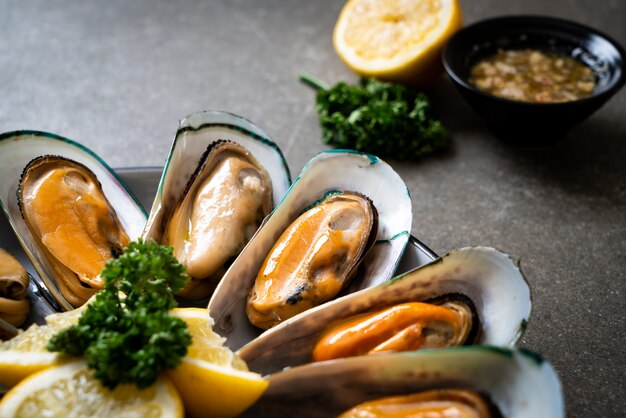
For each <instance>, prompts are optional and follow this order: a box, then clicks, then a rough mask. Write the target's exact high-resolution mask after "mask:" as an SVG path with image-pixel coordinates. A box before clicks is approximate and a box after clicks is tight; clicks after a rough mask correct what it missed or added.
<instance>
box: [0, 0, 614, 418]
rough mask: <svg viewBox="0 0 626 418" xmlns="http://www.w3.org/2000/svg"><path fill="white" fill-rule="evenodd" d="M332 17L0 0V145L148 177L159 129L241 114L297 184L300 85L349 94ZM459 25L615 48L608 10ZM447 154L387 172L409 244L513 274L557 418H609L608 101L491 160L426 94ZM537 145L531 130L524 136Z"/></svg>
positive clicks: (526, 0)
mask: <svg viewBox="0 0 626 418" xmlns="http://www.w3.org/2000/svg"><path fill="white" fill-rule="evenodd" d="M342 4H343V2H342V1H304V0H302V1H295V0H294V1H281V0H257V1H241V0H239V1H226V0H223V1H215V2H211V1H200V0H194V1H192V0H188V1H187V0H186V1H166V0H162V1H148V0H136V1H132V2H131V1H123V0H112V1H106V2H104V1H99V2H97V1H68V0H59V1H44V0H41V1H8V0H1V1H0V92H1V96H0V131H9V130H15V129H37V130H45V131H50V132H55V133H58V134H61V135H64V136H66V137H69V138H73V139H76V140H78V141H80V142H82V143H84V144H86V145H87V146H88V147H90V148H92V149H93V150H94V151H95V152H97V153H98V154H100V155H101V156H102V157H103V158H104V159H105V160H106V161H107V162H108V163H109V164H110V165H111V166H114V167H122V166H149V165H152V166H154V165H162V164H163V161H164V159H165V157H166V155H167V152H168V149H169V145H170V141H171V139H172V137H173V134H174V132H175V130H176V126H177V120H178V119H180V118H182V117H183V116H185V115H186V114H189V113H191V112H194V111H197V110H203V109H222V110H229V111H231V112H234V113H238V114H241V115H243V116H245V117H247V118H249V119H251V120H253V121H255V122H256V123H257V124H258V125H260V126H261V127H262V128H263V129H265V130H266V131H267V132H268V133H269V134H270V135H271V136H272V137H273V138H274V139H275V140H276V142H277V143H278V144H279V145H280V146H281V148H282V149H283V151H284V153H285V155H286V157H287V160H288V161H289V164H290V166H291V169H292V172H293V173H294V174H297V173H298V172H299V171H300V169H301V168H302V167H303V165H304V164H305V162H306V161H308V160H309V159H310V158H311V157H312V156H313V155H314V154H315V153H317V152H319V151H321V150H323V149H325V146H324V145H322V143H321V140H320V131H319V128H318V121H317V116H316V114H315V111H314V95H313V93H312V92H311V91H310V90H309V89H307V88H306V87H304V86H302V85H301V84H300V83H299V82H298V81H297V74H298V72H300V71H308V72H310V73H313V74H315V75H317V76H319V77H320V78H322V79H324V80H326V81H328V82H335V81H339V80H355V77H354V75H353V74H351V73H350V72H349V71H348V70H347V69H346V68H345V67H344V65H343V64H342V63H341V62H340V60H339V59H338V58H337V56H336V55H335V53H334V51H333V47H332V41H331V34H332V28H333V25H334V22H335V19H336V17H337V14H338V12H339V10H340V8H341V6H342ZM461 4H462V6H463V11H464V20H465V23H472V22H474V21H477V20H480V19H483V18H487V17H492V16H497V15H503V14H519V13H525V14H526V13H531V14H546V15H553V16H560V17H563V18H568V19H572V20H575V21H578V22H581V23H584V24H588V25H591V26H594V27H596V28H598V29H601V30H603V31H605V32H607V33H608V34H610V35H612V36H613V37H614V38H616V39H617V40H619V41H620V42H621V43H622V44H626V25H625V23H626V2H624V1H623V0H553V1H545V0H510V1H502V0H472V1H469V0H467V1H466V0H462V1H461ZM431 95H432V96H433V99H434V101H435V103H436V106H437V108H438V110H439V111H440V113H441V114H442V117H443V119H444V120H445V122H446V123H447V124H448V126H449V127H450V128H451V131H452V133H453V148H452V150H451V151H449V152H447V153H445V154H443V155H440V156H438V157H434V158H430V159H428V160H425V161H423V162H419V163H395V162H392V165H393V166H394V167H395V169H396V170H397V171H398V172H399V173H400V174H401V176H402V177H403V178H404V179H405V181H406V182H407V183H408V185H409V188H410V191H411V194H412V199H413V205H414V206H413V207H414V227H413V234H414V235H416V236H417V237H418V238H420V239H421V240H423V241H424V242H425V243H426V244H428V245H429V246H431V248H432V249H433V250H435V251H437V252H439V253H444V252H446V251H448V250H450V249H453V248H456V247H462V246H467V245H489V246H495V247H498V248H500V249H502V250H504V251H505V252H508V253H510V254H511V255H512V256H514V257H516V258H519V259H521V263H522V267H523V269H524V271H525V273H526V275H527V276H528V279H529V281H530V284H531V286H532V290H533V301H534V311H533V315H532V318H531V321H530V325H529V327H528V331H527V333H526V334H525V337H524V339H523V341H522V345H523V346H524V347H527V348H530V349H533V350H535V351H538V352H539V353H541V354H542V355H543V356H545V357H546V358H547V359H548V360H550V361H551V362H552V363H553V364H554V366H555V368H556V370H557V371H558V373H559V375H560V376H561V379H562V382H563V388H564V393H565V399H566V405H567V410H568V415H569V416H572V417H586V416H602V417H613V416H615V417H617V416H624V415H626V401H625V397H624V395H625V394H626V361H625V358H626V356H625V354H624V345H626V344H625V343H626V339H625V336H624V335H625V333H626V319H625V316H624V312H625V311H626V302H625V297H626V273H625V267H626V118H625V116H626V114H625V112H624V109H625V108H626V90H622V91H621V92H620V93H619V94H618V95H616V96H615V97H614V98H613V99H612V100H611V101H610V102H609V103H607V105H606V106H604V107H603V108H602V109H601V110H600V111H598V112H597V113H596V114H595V115H594V116H593V117H591V118H590V119H589V120H587V121H586V122H584V123H583V124H581V125H580V126H579V127H578V128H576V129H575V130H574V131H572V132H571V134H570V135H569V137H568V138H567V140H566V141H565V142H563V143H562V144H560V145H557V146H555V147H552V148H547V149H518V148H512V147H509V146H506V145H503V144H501V143H499V142H498V141H497V140H495V139H494V138H493V137H492V135H491V134H490V133H489V132H488V131H487V130H486V129H485V127H484V125H483V123H482V121H481V120H480V119H479V118H478V116H477V115H476V114H474V113H473V112H472V111H471V109H470V108H469V107H468V106H467V105H466V104H465V103H464V101H463V100H462V99H461V97H460V96H459V95H458V94H457V92H456V91H455V90H454V88H453V87H452V86H451V84H450V83H449V82H448V81H447V80H445V79H443V80H442V81H441V82H440V83H439V84H438V85H437V86H436V88H435V89H434V90H433V91H432V92H431ZM538 129H539V127H538Z"/></svg>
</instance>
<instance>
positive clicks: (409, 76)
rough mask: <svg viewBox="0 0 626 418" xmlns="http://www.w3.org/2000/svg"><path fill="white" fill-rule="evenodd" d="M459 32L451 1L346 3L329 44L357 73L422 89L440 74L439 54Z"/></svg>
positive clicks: (455, 8) (352, 0) (359, 0)
mask: <svg viewBox="0 0 626 418" xmlns="http://www.w3.org/2000/svg"><path fill="white" fill-rule="evenodd" d="M460 27H461V10H460V7H459V5H458V3H457V0H350V1H348V3H346V5H345V6H344V8H343V10H342V11H341V13H340V15H339V18H338V20H337V24H336V25H335V31H334V34H333V44H334V46H335V50H336V51H337V54H338V55H339V57H340V58H341V59H342V60H343V61H344V62H345V63H346V65H348V67H350V68H351V69H352V70H353V71H355V72H356V73H358V74H361V75H365V76H372V77H378V78H383V79H387V80H391V81H399V82H405V83H408V84H413V85H416V86H419V87H425V86H427V85H428V84H431V83H432V82H433V81H434V80H436V78H437V77H438V76H439V75H440V74H441V70H442V64H441V50H442V49H443V46H444V44H445V43H446V41H447V40H448V39H449V38H450V36H452V34H454V32H455V31H456V30H457V29H458V28H460Z"/></svg>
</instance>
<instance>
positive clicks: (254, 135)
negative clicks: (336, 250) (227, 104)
mask: <svg viewBox="0 0 626 418" xmlns="http://www.w3.org/2000/svg"><path fill="white" fill-rule="evenodd" d="M198 114H207V115H218V116H219V115H225V116H228V117H232V118H234V119H239V120H241V121H243V122H244V123H247V124H249V125H252V126H253V127H256V128H257V129H258V130H259V131H260V132H263V130H262V129H261V128H259V127H258V126H257V125H256V124H255V123H254V122H252V121H250V120H248V119H246V118H244V117H242V116H239V115H236V114H234V113H231V112H226V111H222V110H203V111H198V112H194V113H190V114H189V115H187V116H185V117H184V118H183V119H182V120H181V121H180V122H179V128H178V129H177V130H176V134H174V140H173V141H172V146H171V147H170V151H169V153H168V156H167V160H166V161H165V164H164V166H163V172H162V174H161V180H159V186H158V188H157V196H158V195H160V194H161V191H162V189H163V181H164V179H165V175H166V174H167V170H168V169H169V166H170V157H171V155H172V151H173V150H174V149H175V147H176V143H177V142H178V138H179V136H180V135H182V134H184V133H186V132H199V131H201V130H204V129H208V128H228V129H232V130H233V131H236V132H239V133H242V134H244V135H246V136H248V137H250V138H252V139H254V140H257V141H259V142H261V143H262V144H265V145H267V146H269V147H270V148H272V149H273V150H274V151H275V152H276V153H277V154H278V156H279V157H280V161H281V164H282V168H283V171H284V172H285V173H286V174H287V181H288V182H289V184H290V185H291V184H292V179H291V172H290V171H289V165H288V164H287V160H286V159H285V156H284V155H283V152H282V151H281V150H280V147H279V146H278V145H277V144H276V143H275V142H274V141H272V140H271V139H270V138H269V137H268V136H267V135H265V133H264V132H263V133H264V135H260V134H257V133H255V132H252V131H250V130H248V129H246V128H244V127H242V126H239V125H235V124H232V123H226V122H207V123H202V124H200V125H198V126H183V127H181V126H180V125H181V124H182V123H183V122H184V121H186V120H188V119H189V118H190V117H192V116H194V115H198Z"/></svg>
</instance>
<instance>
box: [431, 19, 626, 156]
mask: <svg viewBox="0 0 626 418" xmlns="http://www.w3.org/2000/svg"><path fill="white" fill-rule="evenodd" d="M527 48H528V49H539V50H543V51H547V52H557V53H562V54H566V55H569V56H571V57H573V58H575V59H578V60H580V61H582V62H583V63H584V64H586V65H587V66H589V67H590V68H591V69H592V70H593V72H594V74H595V77H596V87H595V89H594V91H593V94H592V95H591V96H589V97H587V98H584V99H580V100H576V101H571V102H565V103H529V102H520V101H513V100H508V99H503V98H498V97H495V96H492V95H490V94H488V93H485V92H482V91H480V90H478V89H477V88H476V87H474V86H473V85H472V84H470V83H469V82H468V78H469V74H470V70H471V68H472V66H473V65H474V64H475V63H476V62H478V61H479V60H480V59H482V58H484V57H486V56H489V55H492V54H494V53H496V52H497V51H498V50H499V49H527ZM625 62H626V53H625V52H624V49H623V48H622V47H621V46H620V45H619V44H618V43H617V42H616V41H614V40H613V39H611V38H610V37H608V36H607V35H605V34H603V33H601V32H599V31H597V30H595V29H592V28H590V27H587V26H584V25H581V24H578V23H574V22H570V21H567V20H563V19H557V18H552V17H543V16H507V17H500V18H495V19H488V20H483V21H481V22H478V23H475V24H473V25H470V26H468V27H466V28H464V29H462V30H460V31H459V32H457V33H456V34H455V35H454V36H453V37H452V38H451V39H450V41H449V42H448V44H447V45H446V47H445V49H444V52H443V63H444V67H445V69H446V72H447V73H448V75H449V76H450V78H451V79H452V81H453V82H454V84H455V85H456V87H457V88H458V89H459V91H460V92H461V94H462V95H463V97H464V98H465V99H466V100H467V101H468V102H469V104H470V105H471V106H472V107H473V108H474V109H475V110H476V111H477V112H478V113H479V114H480V115H481V116H482V117H483V118H484V119H485V121H486V122H487V124H488V126H489V128H490V129H491V130H492V131H493V132H494V134H495V135H496V136H497V137H498V138H499V139H501V140H503V141H506V142H509V143H515V144H520V145H547V144H552V143H555V142H558V141H560V140H561V139H563V137H564V136H565V134H566V133H567V131H568V130H569V129H571V128H572V127H573V126H575V125H576V124H578V123H580V122H582V121H583V120H585V119H586V118H587V117H589V116H590V115H591V114H592V113H593V112H595V111H596V110H597V109H599V108H600V107H601V106H602V105H603V104H604V103H605V102H606V101H607V100H608V99H609V98H610V97H611V96H612V95H613V94H615V93H616V92H617V91H618V90H619V89H620V88H621V87H622V85H623V84H624V82H625V81H626V68H625Z"/></svg>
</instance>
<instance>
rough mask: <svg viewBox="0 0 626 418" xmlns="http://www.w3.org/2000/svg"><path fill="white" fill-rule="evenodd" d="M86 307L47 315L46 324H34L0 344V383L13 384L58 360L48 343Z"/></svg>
mask: <svg viewBox="0 0 626 418" xmlns="http://www.w3.org/2000/svg"><path fill="white" fill-rule="evenodd" d="M83 309H84V308H82V307H81V308H79V309H74V310H72V311H68V312H63V313H58V314H53V315H48V317H46V322H47V324H46V325H31V326H30V327H29V328H28V329H27V330H26V331H24V332H20V333H19V334H18V335H17V336H15V337H13V338H12V339H10V340H8V341H5V342H3V343H0V384H2V385H5V386H8V387H12V386H14V385H16V384H17V383H18V382H19V381H20V380H22V379H24V378H25V377H27V376H29V375H31V374H33V373H35V372H38V371H40V370H43V369H45V368H47V367H50V366H52V365H53V364H55V363H56V362H57V361H59V358H60V355H59V354H58V353H51V352H49V351H48V350H46V344H47V343H48V340H49V339H50V337H52V336H53V335H54V334H56V333H57V332H58V331H59V330H61V329H63V328H65V327H69V326H70V325H72V324H74V323H76V322H78V319H79V318H80V315H81V314H82V311H83Z"/></svg>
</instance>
